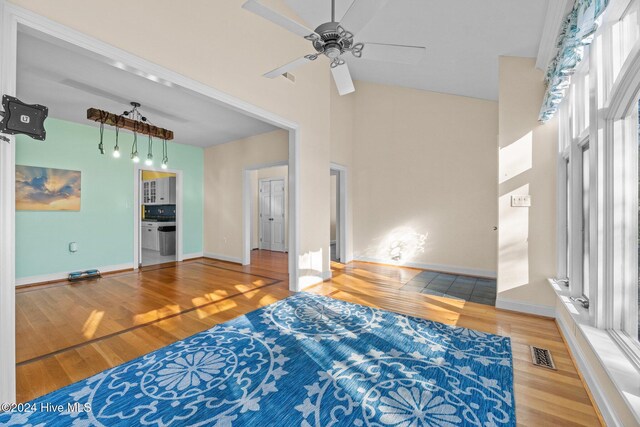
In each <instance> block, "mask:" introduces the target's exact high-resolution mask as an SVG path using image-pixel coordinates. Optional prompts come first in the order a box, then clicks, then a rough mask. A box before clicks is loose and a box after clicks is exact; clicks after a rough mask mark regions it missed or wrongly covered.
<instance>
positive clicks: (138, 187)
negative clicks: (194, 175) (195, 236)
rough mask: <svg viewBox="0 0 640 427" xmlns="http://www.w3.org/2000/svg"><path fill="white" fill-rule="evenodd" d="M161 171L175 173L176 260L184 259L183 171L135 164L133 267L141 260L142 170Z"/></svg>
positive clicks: (137, 265)
mask: <svg viewBox="0 0 640 427" xmlns="http://www.w3.org/2000/svg"><path fill="white" fill-rule="evenodd" d="M143 171H149V172H162V173H173V174H175V175H176V261H177V262H180V261H183V260H184V231H183V230H184V229H183V228H182V227H183V218H184V213H183V212H184V211H183V209H182V202H183V196H182V188H183V182H184V177H183V171H181V170H179V169H162V168H156V167H153V166H146V165H140V164H137V165H135V167H134V169H133V206H134V207H135V208H134V209H133V268H134V269H138V268H139V267H140V263H141V262H142V218H141V217H140V214H141V212H140V208H141V207H142V197H141V196H140V193H141V191H142V172H143Z"/></svg>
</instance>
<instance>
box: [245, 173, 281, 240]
mask: <svg viewBox="0 0 640 427" xmlns="http://www.w3.org/2000/svg"><path fill="white" fill-rule="evenodd" d="M271 181H282V184H283V185H284V177H281V178H260V179H259V180H258V196H259V195H260V187H261V185H260V184H261V183H263V182H271ZM286 199H287V198H286V197H285V200H286ZM260 206H262V204H261V203H260V201H258V218H260V213H261V212H260ZM286 209H287V206H286V204H285V207H284V210H285V212H286ZM252 213H253V210H252ZM285 220H286V217H285ZM283 225H284V224H283ZM285 231H286V227H285ZM258 236H259V237H260V239H262V221H260V219H258ZM271 236H272V239H271V240H272V241H273V233H271ZM261 242H262V240H260V243H259V244H258V247H259V248H260V249H262V247H261V246H262V245H261ZM269 250H270V251H273V249H269ZM286 251H287V244H286V242H285V244H284V247H283V248H282V251H274V252H286Z"/></svg>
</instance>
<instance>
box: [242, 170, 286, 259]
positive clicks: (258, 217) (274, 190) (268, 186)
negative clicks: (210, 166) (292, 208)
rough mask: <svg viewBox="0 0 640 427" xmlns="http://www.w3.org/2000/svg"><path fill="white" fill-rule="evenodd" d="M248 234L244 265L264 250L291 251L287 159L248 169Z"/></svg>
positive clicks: (246, 171) (246, 203)
mask: <svg viewBox="0 0 640 427" xmlns="http://www.w3.org/2000/svg"><path fill="white" fill-rule="evenodd" d="M244 191H245V197H246V200H245V209H246V211H245V212H247V214H248V216H249V218H250V219H249V221H248V224H246V225H245V236H246V241H247V243H248V247H249V248H250V251H248V252H249V253H248V254H247V255H248V256H247V257H246V258H245V259H243V264H245V265H248V264H250V263H251V259H252V258H255V257H256V256H259V252H260V251H271V252H282V253H287V252H289V244H288V242H289V214H288V212H289V166H288V164H287V162H279V163H275V164H271V165H261V166H256V167H252V168H250V169H246V170H245V187H244Z"/></svg>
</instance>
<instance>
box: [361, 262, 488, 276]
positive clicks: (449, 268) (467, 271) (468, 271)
mask: <svg viewBox="0 0 640 427" xmlns="http://www.w3.org/2000/svg"><path fill="white" fill-rule="evenodd" d="M355 260H356V261H365V262H377V263H381V264H393V265H398V266H400V267H413V268H420V269H423V270H434V271H439V272H442V273H450V274H463V275H466V276H480V277H487V278H490V279H495V278H496V277H497V275H496V272H495V271H491V270H481V269H477V268H466V267H457V266H453V265H442V264H427V263H423V262H401V263H394V262H393V261H390V260H385V259H378V258H371V257H362V256H356V257H355Z"/></svg>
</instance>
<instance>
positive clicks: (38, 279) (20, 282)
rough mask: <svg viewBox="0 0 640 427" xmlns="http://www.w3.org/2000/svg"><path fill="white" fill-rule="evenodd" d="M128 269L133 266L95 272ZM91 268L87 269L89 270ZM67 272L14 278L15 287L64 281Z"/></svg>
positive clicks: (104, 268) (120, 265)
mask: <svg viewBox="0 0 640 427" xmlns="http://www.w3.org/2000/svg"><path fill="white" fill-rule="evenodd" d="M130 268H134V267H133V264H131V263H127V264H116V265H107V266H104V267H98V268H97V270H100V272H101V273H109V272H112V271H118V270H128V269H130ZM89 269H91V268H87V270H89ZM69 273H70V272H69V271H66V272H60V273H51V274H42V275H39V276H28V277H20V278H16V286H25V285H31V284H34V283H44V282H52V281H55V280H65V279H67V278H68V277H69Z"/></svg>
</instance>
